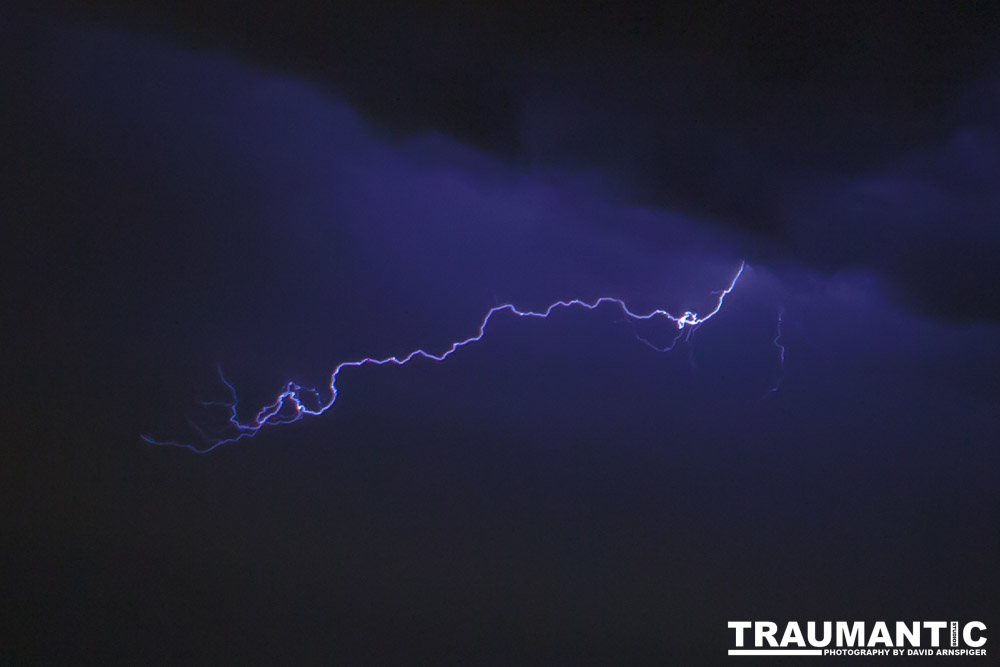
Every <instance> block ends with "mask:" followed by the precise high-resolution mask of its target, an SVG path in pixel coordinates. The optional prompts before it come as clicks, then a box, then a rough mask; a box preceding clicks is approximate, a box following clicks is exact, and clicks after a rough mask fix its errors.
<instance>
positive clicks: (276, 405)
mask: <svg viewBox="0 0 1000 667" xmlns="http://www.w3.org/2000/svg"><path fill="white" fill-rule="evenodd" d="M745 268H746V261H743V262H741V263H740V268H739V269H738V270H737V271H736V275H734V276H733V279H732V280H731V281H730V282H729V285H728V286H727V287H725V288H724V289H721V290H717V291H716V292H713V294H716V295H718V299H717V300H716V303H715V308H713V309H712V310H711V311H709V312H708V313H706V314H705V315H701V316H699V315H698V314H697V313H694V312H692V311H690V310H689V311H686V312H685V313H684V314H683V315H681V316H680V317H677V316H675V315H671V314H670V313H668V312H667V311H665V310H662V309H656V310H653V311H651V312H649V313H645V314H640V313H635V312H633V311H632V310H630V309H629V307H628V306H627V305H626V304H625V302H624V301H622V300H621V299H617V298H614V297H601V298H599V299H597V300H596V301H594V302H592V303H587V302H586V301H581V300H579V299H573V300H571V301H556V302H555V303H553V304H552V305H550V306H549V307H548V308H546V309H545V310H544V311H540V312H534V311H524V310H518V309H517V308H515V307H514V306H513V305H512V304H509V303H508V304H503V305H500V306H496V307H494V308H491V309H490V310H489V312H487V313H486V316H485V317H484V318H483V321H482V323H481V324H480V325H479V331H478V332H477V333H476V335H475V336H472V337H470V338H466V339H464V340H459V341H457V342H454V343H452V344H451V347H449V348H448V349H447V350H445V351H444V352H442V353H441V354H433V353H431V352H427V351H425V350H422V349H418V350H414V351H413V352H410V353H409V354H407V355H406V356H404V357H399V356H394V357H388V358H386V359H373V358H371V357H366V358H364V359H361V360H358V361H345V362H342V363H341V364H339V365H338V366H337V367H336V368H334V369H333V373H332V374H331V375H330V400H329V401H327V402H325V403H324V402H323V401H322V399H321V397H320V394H319V392H318V391H317V390H316V389H314V388H309V387H302V386H300V385H298V384H296V383H295V382H289V383H288V384H286V385H285V387H284V389H283V390H282V391H281V393H279V394H278V395H277V397H276V398H275V400H274V402H272V403H270V404H269V405H265V406H264V407H262V408H261V409H260V410H258V411H257V414H256V415H255V416H254V418H253V419H251V420H249V421H240V419H239V417H238V416H237V414H236V409H237V405H238V403H239V399H238V397H237V395H236V388H235V387H234V386H233V384H232V383H231V382H229V381H228V380H227V379H226V378H225V376H224V375H223V374H222V369H221V368H220V369H219V377H220V379H221V380H222V382H223V384H225V385H226V386H227V387H228V388H229V392H230V394H231V395H232V397H233V400H232V402H229V403H227V402H219V401H209V402H205V403H202V405H206V406H211V405H215V406H223V407H226V408H228V409H229V412H230V417H229V423H230V424H231V425H232V426H233V427H234V428H235V429H236V430H235V434H234V435H232V436H229V437H225V438H213V437H211V436H209V435H208V434H207V433H205V431H203V430H202V429H201V428H199V427H198V426H197V425H196V424H194V423H191V425H192V427H193V428H194V429H195V430H196V431H197V432H198V433H199V435H201V436H202V437H203V438H204V439H205V441H206V442H208V446H207V447H204V448H199V447H196V446H195V445H191V444H186V443H182V442H174V441H159V440H156V439H154V438H151V437H150V436H148V435H143V436H141V437H142V439H143V440H145V441H146V442H148V443H151V444H154V445H161V446H166V447H183V448H185V449H189V450H191V451H193V452H195V453H198V454H206V453H208V452H210V451H212V450H214V449H215V448H216V447H220V446H222V445H225V444H227V443H231V442H236V441H237V440H242V439H244V438H252V437H253V436H255V435H257V433H259V432H260V430H261V429H262V428H264V427H265V426H276V425H278V424H289V423H292V422H296V421H298V420H300V419H302V418H303V417H305V416H307V415H311V416H318V415H321V414H323V413H324V412H326V411H327V410H329V409H330V408H331V407H333V404H334V403H336V402H337V395H338V390H337V377H338V376H339V375H340V372H341V371H342V370H344V369H345V368H352V367H357V366H368V365H374V366H384V365H385V364H393V365H396V366H402V365H403V364H407V363H409V362H410V361H412V360H414V359H416V358H417V357H423V358H424V359H430V360H431V361H444V360H445V359H447V358H448V357H450V356H451V355H452V354H454V353H455V352H456V351H457V350H458V349H459V348H461V347H465V346H466V345H468V344H469V343H473V342H476V341H479V340H482V338H483V336H484V335H485V334H486V326H487V325H488V324H489V323H490V320H491V319H492V318H493V316H494V315H496V314H497V313H500V312H503V311H508V312H510V313H512V314H514V315H517V316H518V317H541V318H547V317H548V316H549V315H550V314H552V311H554V310H555V309H557V308H569V307H573V306H579V307H582V308H586V309H587V310H594V309H595V308H597V307H598V306H600V305H601V304H604V303H613V304H615V305H617V306H618V307H619V308H621V311H622V313H623V314H624V315H625V317H627V318H629V321H632V322H634V321H636V320H652V319H654V318H664V319H667V320H670V321H671V322H673V323H674V324H675V325H676V326H677V335H676V336H675V337H674V338H673V339H672V341H671V342H670V344H669V345H667V346H666V347H658V346H656V345H654V344H653V343H650V342H649V341H648V340H646V339H644V338H641V337H639V336H636V337H637V338H638V339H639V340H640V341H642V342H643V343H645V344H646V345H649V346H650V347H652V348H653V349H655V350H658V351H660V352H667V351H669V350H672V349H673V348H674V346H675V345H676V344H677V342H678V341H679V340H680V339H681V338H682V337H683V338H684V339H685V340H690V338H691V334H693V333H694V331H695V330H697V328H698V327H700V326H701V325H702V324H704V323H705V322H707V321H708V320H710V319H712V318H713V317H714V316H715V315H716V313H718V312H719V311H720V310H722V304H723V302H724V301H725V299H726V296H727V295H728V294H729V293H730V292H732V291H733V289H734V288H735V287H736V283H737V281H739V279H740V276H742V275H743V270H744V269H745ZM778 327H779V328H778V336H777V337H776V338H775V340H774V343H775V345H777V346H778V348H779V349H780V351H781V362H782V364H784V359H785V348H784V347H783V346H781V345H780V344H779V342H778V341H779V340H780V338H781V328H780V327H781V316H780V315H779V316H778ZM776 390H777V386H775V388H774V389H773V390H772V391H776ZM304 396H311V397H312V399H314V400H315V401H316V403H317V405H318V407H316V408H310V407H308V406H306V405H305V404H303V402H302V399H303V397H304ZM289 408H290V409H289ZM289 413H290V414H289Z"/></svg>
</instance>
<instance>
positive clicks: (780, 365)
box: [769, 308, 785, 394]
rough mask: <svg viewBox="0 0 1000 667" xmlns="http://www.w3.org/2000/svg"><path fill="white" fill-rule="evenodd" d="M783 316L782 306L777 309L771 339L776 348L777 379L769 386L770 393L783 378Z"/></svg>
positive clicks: (774, 390)
mask: <svg viewBox="0 0 1000 667" xmlns="http://www.w3.org/2000/svg"><path fill="white" fill-rule="evenodd" d="M784 317H785V309H784V308H782V309H781V310H779V311H778V326H777V332H776V333H775V336H774V340H773V341H771V342H773V343H774V346H775V347H776V348H778V379H777V380H775V382H774V386H773V387H771V391H770V392H769V393H771V394H773V393H774V392H776V391H778V388H779V387H781V381H782V380H784V379H785V344H784V343H782V342H781V323H782V322H783V321H784Z"/></svg>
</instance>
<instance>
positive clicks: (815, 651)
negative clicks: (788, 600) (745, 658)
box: [729, 621, 986, 656]
mask: <svg viewBox="0 0 1000 667" xmlns="http://www.w3.org/2000/svg"><path fill="white" fill-rule="evenodd" d="M804 625H805V630H804V631H803V628H802V624H799V623H798V622H796V621H789V622H788V623H786V624H785V626H784V628H783V629H782V631H781V632H778V624H777V623H772V622H771V621H730V622H729V628H730V630H734V631H735V634H736V636H735V640H736V647H735V648H731V649H729V655H821V656H822V655H834V656H845V655H846V656H850V655H858V656H894V655H905V656H912V655H935V656H938V655H951V656H969V655H975V656H982V655H986V649H985V648H983V646H984V645H985V644H986V625H985V624H984V623H982V622H980V621H969V622H967V623H961V622H959V621H923V622H921V621H912V622H911V621H907V622H903V621H896V622H895V623H894V624H890V623H886V622H885V621H878V622H877V623H874V624H872V625H871V626H870V627H866V626H865V623H864V622H863V621H836V622H834V621H823V622H819V623H817V622H815V621H809V622H808V623H805V624H804ZM750 642H752V645H753V648H748V647H747V644H748V643H750Z"/></svg>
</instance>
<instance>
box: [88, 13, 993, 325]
mask: <svg viewBox="0 0 1000 667" xmlns="http://www.w3.org/2000/svg"><path fill="white" fill-rule="evenodd" d="M69 6H72V7H75V8H76V10H77V11H78V12H79V13H80V14H81V15H83V16H87V17H93V16H100V17H102V18H107V17H113V18H114V19H115V20H118V21H122V22H125V23H127V24H130V25H133V26H137V27H139V28H141V29H144V30H152V31H154V32H159V33H163V32H165V31H170V32H172V33H176V34H178V35H180V36H181V38H182V39H184V40H186V41H189V42H190V43H192V44H194V45H196V46H198V47H200V48H209V49H220V48H221V49H225V50H228V51H231V52H234V53H237V54H239V55H240V56H241V57H243V58H246V59H247V60H248V61H250V62H253V63H256V64H257V65H260V66H264V67H267V68H271V69H276V70H278V71H283V72H288V73H293V74H295V75H298V76H304V77H306V78H308V79H310V80H312V81H315V82H318V83H319V84H321V85H324V86H328V87H329V89H330V90H331V91H333V92H335V94H337V95H342V96H344V97H345V99H346V100H347V102H348V103H349V104H352V105H354V106H356V108H358V109H359V110H360V111H361V112H362V113H364V114H365V116H366V117H367V118H369V119H371V120H372V121H373V122H375V123H376V126H377V127H379V128H381V129H382V130H384V131H386V132H389V133H390V134H392V135H395V136H405V135H410V134H419V133H422V132H426V131H430V130H435V131H440V132H443V133H445V134H448V135H449V136H452V137H454V138H456V139H458V140H459V141H462V142H466V143H468V144H470V145H472V146H474V147H477V148H481V149H484V150H487V151H488V152H491V153H493V154H495V155H498V156H500V157H502V158H504V159H506V160H508V161H510V162H511V163H512V164H515V165H522V166H525V165H526V166H531V167H538V166H545V167H555V166H559V165H572V166H573V167H574V168H590V169H594V170H599V171H602V172H605V173H606V176H607V178H608V179H610V181H611V182H612V183H613V184H614V186H615V188H616V189H617V191H618V193H619V196H621V197H622V198H624V199H625V200H626V201H630V202H632V203H638V204H645V205H649V206H655V207H664V208H667V209H671V210H676V211H682V212H685V213H687V214H690V215H694V216H696V217H699V218H702V219H705V220H707V221H712V222H716V223H719V224H723V225H727V226H731V227H734V228H736V229H739V230H743V231H746V232H748V233H750V234H751V235H753V237H754V238H756V243H755V244H753V247H752V248H748V252H756V253H763V254H762V255H761V256H764V257H781V258H782V261H786V260H787V259H790V258H794V260H798V261H804V262H807V263H808V264H809V265H810V266H812V267H814V268H817V269H820V270H824V271H832V270H839V269H846V268H853V267H852V265H856V264H857V263H858V259H859V258H861V257H864V258H865V263H864V266H863V268H867V269H871V270H874V271H876V272H878V273H880V274H881V275H883V276H885V277H886V279H887V280H889V281H890V282H892V283H893V284H894V289H897V290H898V291H899V294H900V297H901V298H902V299H904V301H905V302H906V303H908V304H911V305H913V306H914V307H916V308H918V309H920V310H922V311H924V312H926V313H930V314H934V315H942V316H950V317H960V318H963V319H985V320H996V319H997V318H998V317H1000V304H998V303H997V301H996V297H995V296H994V294H995V292H994V290H992V289H990V288H987V287H986V286H985V285H984V283H983V281H982V278H983V277H984V276H985V275H986V273H987V272H988V270H989V267H988V263H989V261H988V260H989V258H990V257H991V256H992V255H991V252H992V250H993V248H994V247H995V236H993V238H992V239H989V238H986V239H984V238H983V237H984V235H985V236H992V232H990V231H989V230H984V231H983V232H975V231H973V228H975V227H976V226H977V225H978V224H979V223H976V222H972V221H969V220H966V219H964V218H965V217H967V216H968V215H970V213H969V212H968V211H961V210H958V208H957V207H955V206H949V205H947V204H945V203H943V202H942V203H941V204H940V206H937V207H933V208H932V209H931V210H925V211H922V212H920V214H919V215H917V216H914V215H912V212H911V213H907V212H905V211H902V210H900V207H899V206H897V207H895V208H891V209H889V210H886V208H885V205H884V204H881V203H877V202H874V201H872V200H871V199H870V198H868V197H862V198H861V199H860V200H859V199H855V200H854V201H853V202H851V203H850V204H849V205H848V204H846V203H845V201H844V200H845V199H846V198H849V197H851V195H850V194H849V193H846V192H839V191H838V192H830V190H829V188H830V183H845V184H846V183H855V182H856V181H857V179H864V178H878V175H879V174H884V173H885V172H886V171H891V170H893V169H906V168H908V165H907V164H905V162H906V161H907V160H909V159H912V157H911V156H912V155H914V154H915V153H924V154H927V153H931V152H934V151H941V152H946V151H949V150H952V149H950V148H949V147H948V146H949V142H950V141H951V140H952V139H953V138H954V137H955V136H957V135H962V136H966V137H967V138H969V139H967V140H973V141H974V140H976V139H975V138H976V137H979V138H981V139H982V145H981V146H978V147H977V148H976V149H975V150H976V151H979V152H980V153H990V152H991V151H994V150H995V146H994V145H993V144H992V143H991V140H990V137H991V136H992V135H994V134H995V133H996V131H997V127H996V120H995V119H996V118H997V117H998V114H997V108H996V104H997V100H996V99H995V97H993V96H989V95H978V96H976V95H974V93H975V91H977V90H982V89H983V87H984V86H986V87H988V86H989V85H991V82H992V81H994V80H995V79H994V77H995V76H996V74H997V70H996V66H997V59H996V58H997V47H998V41H997V27H998V23H997V19H998V15H997V12H996V9H995V8H994V7H991V6H989V5H980V6H976V7H973V6H967V5H956V4H953V3H917V4H914V5H909V6H907V7H906V8H905V9H901V8H900V7H899V6H898V4H896V3H890V2H861V3H837V4H836V6H834V5H829V4H823V3H799V2H780V3H744V2H712V3H691V4H688V5H683V4H679V5H669V4H668V3H638V4H628V5H618V4H615V3H611V4H603V5H599V6H596V7H593V8H578V7H577V6H576V5H575V4H573V5H561V4H558V3H556V4H549V3H545V4H544V6H541V5H540V4H539V3H500V4H494V3H429V4H426V5H421V4H413V3H394V2H390V3H319V2H305V1H299V2H293V3H282V4H281V5H280V6H279V5H263V4H253V3H251V4H247V5H245V6H241V7H240V8H239V11H238V12H235V16H234V12H233V10H232V7H230V5H228V4H227V3H221V4H220V3H212V4H211V6H205V5H204V4H202V3H198V4H196V5H186V4H184V3H180V4H178V3H162V4H160V3H142V4H141V5H136V6H133V5H132V4H121V5H119V4H117V3H113V2H104V3H101V2H98V3H77V4H70V5H69ZM925 159H930V160H933V157H928V158H925ZM946 159H950V160H952V163H951V164H954V160H956V159H960V158H958V156H956V155H954V154H951V155H950V156H942V160H946ZM978 159H979V160H980V162H979V164H978V165H974V166H970V167H969V168H971V169H979V170H980V171H979V173H978V178H977V180H975V182H974V183H972V182H970V183H967V187H979V188H980V192H978V193H977V196H981V197H984V198H988V197H990V195H991V192H990V190H991V183H990V177H991V176H995V175H996V173H995V171H994V172H990V171H989V170H990V166H989V165H987V164H985V162H983V161H982V156H980V158H978ZM941 167H942V169H944V168H945V166H944V165H941ZM947 180H948V176H947V175H946V174H943V173H937V174H931V173H925V174H923V175H922V177H921V178H920V179H919V180H911V181H910V187H911V188H914V189H915V191H914V192H913V193H912V196H913V197H914V198H915V199H921V198H923V197H926V196H938V195H940V196H944V197H947V192H941V191H942V190H947V187H948V186H947ZM845 187H846V186H845ZM847 189H848V190H850V188H849V187H847ZM916 190H920V191H919V192H918V191H916ZM932 192H936V193H937V194H936V195H932V194H931V193H932ZM827 197H832V198H833V201H828V200H827V199H826V198H827ZM803 200H811V201H803ZM831 209H833V210H836V211H838V212H840V213H842V215H841V216H837V217H834V216H833V215H828V214H827V213H828V212H829V211H831ZM803 210H806V211H807V212H808V213H805V214H803V213H802V211H803ZM817 210H818V211H820V212H821V214H820V216H819V217H817V216H816V215H815V214H814V212H815V211H817ZM971 215H973V216H975V215H979V214H971ZM887 216H890V217H891V216H895V218H894V219H893V220H887V219H886V217H887ZM876 218H877V219H879V222H878V223H876V224H875V227H876V228H877V229H876V231H875V232H874V233H873V234H869V233H866V232H864V231H861V232H860V233H859V232H858V230H859V229H862V228H865V227H867V226H868V224H869V222H868V221H870V220H873V219H876ZM818 219H822V220H823V223H822V228H821V229H817V226H818V224H819V223H818V222H817V220H818ZM618 224H622V223H618ZM955 225H958V226H959V227H961V228H962V230H963V231H962V232H961V233H958V234H950V233H949V234H948V236H949V238H950V239H951V241H950V243H949V247H947V248H938V247H936V243H934V242H929V241H928V239H930V238H935V237H937V236H939V235H940V234H941V233H942V232H944V230H949V229H951V228H952V227H953V226H955ZM890 227H891V228H892V229H893V232H892V233H891V234H890V233H889V232H888V231H887V228H890ZM879 228H881V229H882V230H884V231H879ZM885 237H891V238H892V239H893V242H892V244H891V245H896V246H901V247H899V248H887V249H885V250H884V251H883V250H880V249H879V248H877V247H872V246H878V245H885V244H886V242H885V241H884V240H883V239H884V238H885ZM845 255H846V256H850V259H848V258H847V257H846V256H845ZM932 259H933V261H932Z"/></svg>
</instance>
